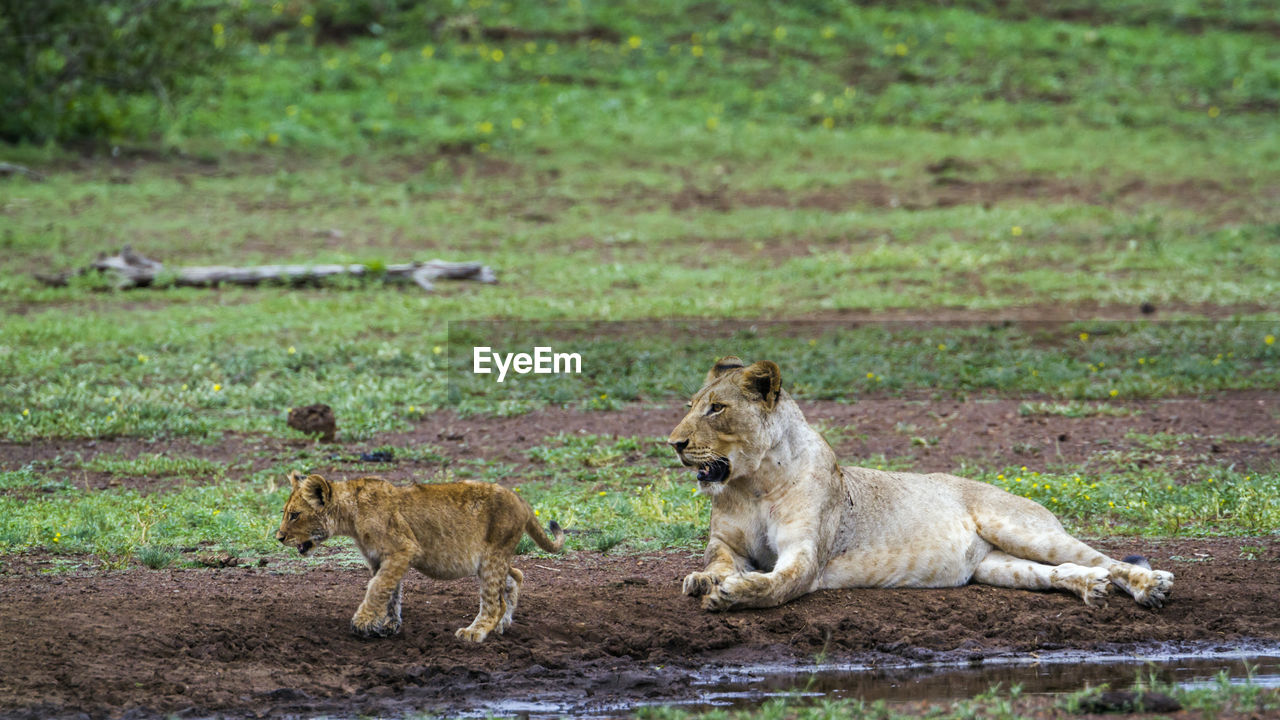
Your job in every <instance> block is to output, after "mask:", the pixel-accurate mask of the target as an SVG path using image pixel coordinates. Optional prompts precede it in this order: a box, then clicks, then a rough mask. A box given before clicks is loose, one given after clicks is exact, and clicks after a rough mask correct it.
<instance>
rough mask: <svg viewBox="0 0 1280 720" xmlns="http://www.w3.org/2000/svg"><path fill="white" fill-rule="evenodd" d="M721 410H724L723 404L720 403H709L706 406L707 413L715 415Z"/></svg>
mask: <svg viewBox="0 0 1280 720" xmlns="http://www.w3.org/2000/svg"><path fill="white" fill-rule="evenodd" d="M721 410H724V405H721V404H720V403H711V407H709V408H707V414H708V415H715V414H716V413H718V412H720V411H721Z"/></svg>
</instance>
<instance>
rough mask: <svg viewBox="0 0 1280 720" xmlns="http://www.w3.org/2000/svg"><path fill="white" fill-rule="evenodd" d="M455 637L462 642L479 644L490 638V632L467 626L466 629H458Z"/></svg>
mask: <svg viewBox="0 0 1280 720" xmlns="http://www.w3.org/2000/svg"><path fill="white" fill-rule="evenodd" d="M454 635H455V636H456V637H457V638H458V639H460V640H466V641H467V642H474V643H478V642H484V639H485V638H487V637H489V631H488V630H483V629H480V628H476V627H471V626H467V627H464V628H458V631H457V632H455V633H454Z"/></svg>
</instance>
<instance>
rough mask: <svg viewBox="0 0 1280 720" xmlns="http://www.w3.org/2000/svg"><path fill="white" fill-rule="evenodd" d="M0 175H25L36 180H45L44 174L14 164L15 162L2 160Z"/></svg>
mask: <svg viewBox="0 0 1280 720" xmlns="http://www.w3.org/2000/svg"><path fill="white" fill-rule="evenodd" d="M0 175H3V176H9V175H25V176H27V177H28V178H30V179H31V180H34V181H36V182H44V176H43V175H41V174H40V173H38V172H36V171H35V170H32V169H31V168H28V167H23V166H22V165H14V164H13V163H7V162H0Z"/></svg>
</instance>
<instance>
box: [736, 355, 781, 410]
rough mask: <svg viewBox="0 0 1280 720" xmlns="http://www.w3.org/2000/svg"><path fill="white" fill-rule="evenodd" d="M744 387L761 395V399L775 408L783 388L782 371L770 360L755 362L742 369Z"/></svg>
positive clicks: (768, 405) (769, 406) (771, 407)
mask: <svg viewBox="0 0 1280 720" xmlns="http://www.w3.org/2000/svg"><path fill="white" fill-rule="evenodd" d="M742 389H743V390H745V391H747V392H749V393H755V394H757V395H759V396H760V400H761V401H762V402H763V403H764V404H765V405H766V406H767V407H768V408H770V409H773V406H774V404H775V403H777V402H778V393H779V392H780V391H781V390H782V371H781V370H779V369H778V366H777V365H775V364H774V363H771V362H769V361H768V360H761V361H760V362H758V363H753V364H752V365H751V366H750V367H748V368H747V369H746V370H743V371H742Z"/></svg>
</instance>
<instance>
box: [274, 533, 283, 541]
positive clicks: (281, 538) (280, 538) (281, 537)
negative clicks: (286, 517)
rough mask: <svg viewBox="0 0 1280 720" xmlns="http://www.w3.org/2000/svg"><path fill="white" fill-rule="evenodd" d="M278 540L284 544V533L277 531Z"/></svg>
mask: <svg viewBox="0 0 1280 720" xmlns="http://www.w3.org/2000/svg"><path fill="white" fill-rule="evenodd" d="M276 540H279V541H280V542H284V533H282V532H280V531H279V530H277V531H276Z"/></svg>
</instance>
